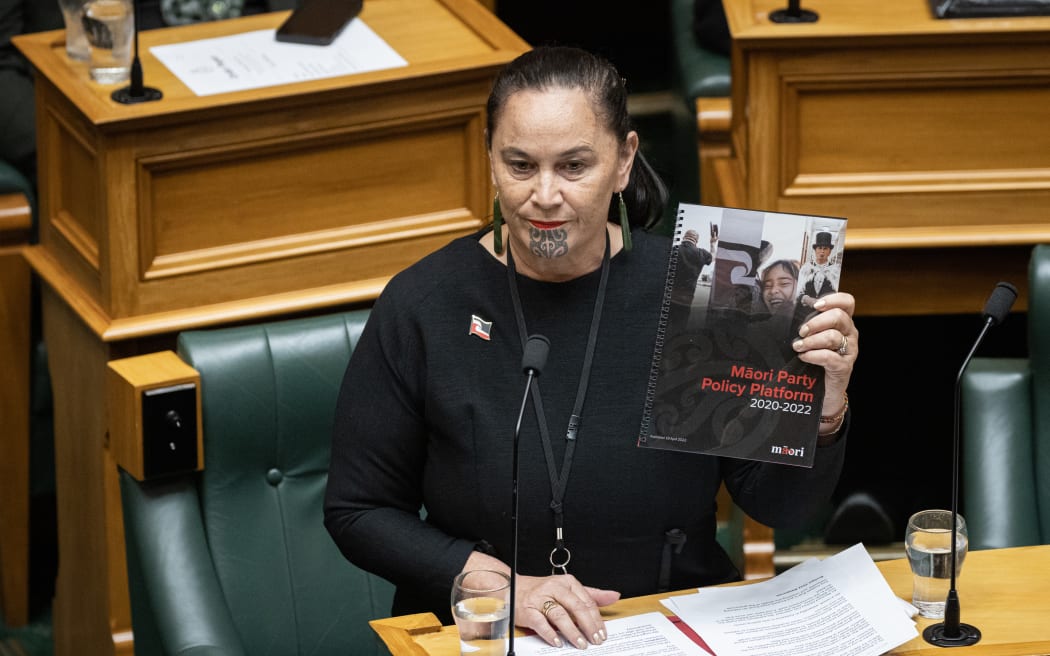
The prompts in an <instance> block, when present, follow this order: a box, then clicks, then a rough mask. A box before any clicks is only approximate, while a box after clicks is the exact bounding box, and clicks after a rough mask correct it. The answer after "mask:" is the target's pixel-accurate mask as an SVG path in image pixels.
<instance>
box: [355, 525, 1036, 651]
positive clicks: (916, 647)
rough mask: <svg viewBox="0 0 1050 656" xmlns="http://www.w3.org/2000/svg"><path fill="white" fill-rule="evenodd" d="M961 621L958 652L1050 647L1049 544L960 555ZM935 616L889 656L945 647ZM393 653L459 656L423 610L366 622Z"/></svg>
mask: <svg viewBox="0 0 1050 656" xmlns="http://www.w3.org/2000/svg"><path fill="white" fill-rule="evenodd" d="M876 565H877V567H878V568H879V570H880V571H881V572H882V574H883V576H885V577H886V581H887V582H888V583H889V584H890V588H891V589H892V590H893V592H894V593H895V594H897V595H898V596H899V597H901V598H903V599H911V570H909V568H908V561H907V560H906V559H903V558H902V559H899V560H889V561H883V562H881V563H877V564H876ZM958 589H959V598H960V601H961V606H962V619H963V621H964V622H966V623H968V624H973V625H974V626H976V627H977V628H979V629H980V630H981V634H982V638H981V642H979V643H978V644H976V645H974V646H972V647H965V648H959V649H956V650H953V651H952V653H958V654H961V655H965V656H971V655H972V656H1035V655H1037V654H1047V653H1050V631H1048V630H1047V626H1046V617H1047V613H1048V612H1050V599H1048V597H1047V594H1046V591H1047V590H1050V545H1046V546H1040V547H1022V548H1018V549H995V550H989V551H975V552H972V553H970V554H969V555H967V556H966V564H965V565H964V567H963V570H962V575H961V576H960V577H959V579H958ZM690 592H692V591H691V590H690V591H685V592H674V593H669V594H659V595H650V596H647V597H637V598H634V599H624V600H622V601H619V602H617V603H616V604H614V605H612V606H610V607H609V608H608V609H606V612H605V613H603V614H604V615H605V616H606V619H615V618H617V617H628V616H631V615H637V614H639V613H645V612H652V611H660V612H662V613H664V614H668V611H667V609H666V608H664V607H663V606H661V605H660V599H664V598H666V597H669V596H672V595H677V594H688V593H690ZM935 622H936V621H935V620H927V619H923V618H919V619H918V622H917V623H916V624H917V627H916V628H917V629H918V631H919V634H920V635H919V637H917V638H915V639H913V640H910V641H909V642H907V643H905V644H903V645H901V646H900V647H897V648H896V649H894V650H893V651H891V652H889V654H893V655H896V656H932V655H933V654H943V653H945V652H944V649H943V648H941V647H934V646H932V645H930V644H927V643H926V642H925V641H924V640H923V639H922V636H921V634H922V630H923V629H924V628H926V627H927V626H929V625H930V624H933V623H935ZM372 627H373V628H374V629H375V631H376V633H378V634H379V636H380V637H381V638H382V639H383V641H384V642H385V643H386V645H387V647H389V648H390V652H391V653H392V654H393V655H394V656H459V634H458V633H456V627H455V626H447V627H442V626H441V625H440V623H439V622H438V621H437V618H436V617H435V616H434V615H432V614H430V613H423V614H420V615H406V616H403V617H393V618H390V619H386V620H376V621H374V622H372Z"/></svg>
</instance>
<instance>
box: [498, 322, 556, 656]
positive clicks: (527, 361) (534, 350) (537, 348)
mask: <svg viewBox="0 0 1050 656" xmlns="http://www.w3.org/2000/svg"><path fill="white" fill-rule="evenodd" d="M550 349H551V343H550V340H548V339H547V338H546V337H544V336H543V335H529V339H528V340H526V342H525V352H524V353H523V354H522V356H521V370H522V371H523V372H524V373H525V376H526V379H525V394H524V396H522V399H521V410H519V411H518V423H517V425H516V426H515V427H514V475H513V477H512V479H511V515H510V523H511V525H512V527H513V528H512V536H511V543H510V612H509V615H510V617H509V623H510V628H509V629H508V631H507V656H514V606H515V605H516V604H515V600H514V598H515V596H516V592H517V581H518V438H519V436H520V435H521V420H522V418H523V417H524V416H525V406H526V404H528V402H529V391H530V390H531V389H532V381H533V379H535V378H539V376H540V374H541V373H542V372H543V367H544V366H546V364H547V354H548V353H550Z"/></svg>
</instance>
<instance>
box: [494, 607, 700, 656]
mask: <svg viewBox="0 0 1050 656" xmlns="http://www.w3.org/2000/svg"><path fill="white" fill-rule="evenodd" d="M605 632H606V634H607V635H608V636H609V638H608V640H606V641H605V642H604V643H602V644H600V645H597V646H596V645H588V646H587V650H586V651H583V652H581V651H579V650H578V649H576V648H575V647H572V646H570V645H565V646H563V647H561V648H558V647H551V646H550V645H548V644H547V643H546V642H544V641H543V640H541V639H540V638H538V637H537V636H527V637H524V638H515V639H514V653H515V654H517V655H518V656H550V655H551V654H565V653H574V654H575V653H582V654H587V656H657V655H659V656H709V654H708V652H706V651H704V650H703V649H701V648H700V646H699V645H697V644H696V643H695V642H693V641H692V640H690V639H689V638H688V637H687V636H686V635H685V634H684V633H682V631H681V630H680V629H679V628H678V627H676V626H675V625H674V624H672V623H671V620H669V619H667V618H666V617H664V615H663V614H661V613H644V614H642V615H634V616H633V617H623V618H620V619H617V620H609V621H607V622H606V623H605Z"/></svg>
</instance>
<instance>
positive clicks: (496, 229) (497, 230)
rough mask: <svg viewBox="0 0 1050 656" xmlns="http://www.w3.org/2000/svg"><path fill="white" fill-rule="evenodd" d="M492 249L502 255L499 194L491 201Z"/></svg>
mask: <svg viewBox="0 0 1050 656" xmlns="http://www.w3.org/2000/svg"><path fill="white" fill-rule="evenodd" d="M492 248H493V250H495V251H496V254H497V255H503V212H502V211H500V208H499V192H498V191H497V192H496V197H495V198H494V199H492Z"/></svg>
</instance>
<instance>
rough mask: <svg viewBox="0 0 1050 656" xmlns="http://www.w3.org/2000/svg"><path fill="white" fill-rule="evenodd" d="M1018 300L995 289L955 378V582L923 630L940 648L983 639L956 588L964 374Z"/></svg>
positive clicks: (1003, 287)
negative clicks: (939, 617)
mask: <svg viewBox="0 0 1050 656" xmlns="http://www.w3.org/2000/svg"><path fill="white" fill-rule="evenodd" d="M1016 299H1017V288H1016V287H1014V286H1013V285H1011V284H1010V283H1008V282H1001V283H999V284H997V285H996V286H995V289H993V290H992V294H991V296H989V297H988V301H987V302H986V303H985V304H984V312H983V313H982V317H983V318H984V325H983V326H982V327H981V332H980V334H978V335H977V339H976V340H975V341H974V343H973V348H971V349H970V352H969V353H968V354H967V355H966V358H965V359H964V360H963V364H962V367H960V368H959V374H958V375H957V376H956V377H955V427H954V445H953V448H952V538H951V545H952V547H951V548H952V561H951V562H952V568H951V584H950V586H949V587H948V598H947V599H946V600H945V603H944V621H943V622H939V623H937V624H931V625H930V626H928V627H926V629H925V630H924V631H923V632H922V637H923V639H925V640H926V642H928V643H930V644H931V645H936V646H938V647H966V646H969V645H974V644H977V642H978V641H980V639H981V631H980V629H978V628H977V627H975V626H973V625H971V624H963V623H962V621H961V617H960V616H961V613H960V608H959V592H958V590H956V589H955V561H956V556H957V552H958V548H957V545H956V541H957V540H958V539H959V519H958V517H959V432H960V431H959V424H960V415H961V412H962V408H961V404H960V399H961V398H962V377H963V372H965V371H966V367H967V366H968V365H969V364H970V360H971V359H972V358H973V354H974V353H975V352H976V351H977V347H978V346H980V345H981V342H982V341H983V340H984V336H985V334H987V333H988V329H989V328H991V327H992V326H998V325H999V324H1000V323H1002V322H1003V319H1005V318H1006V315H1007V314H1008V313H1009V312H1010V307H1011V306H1012V305H1013V304H1014V301H1015V300H1016Z"/></svg>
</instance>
